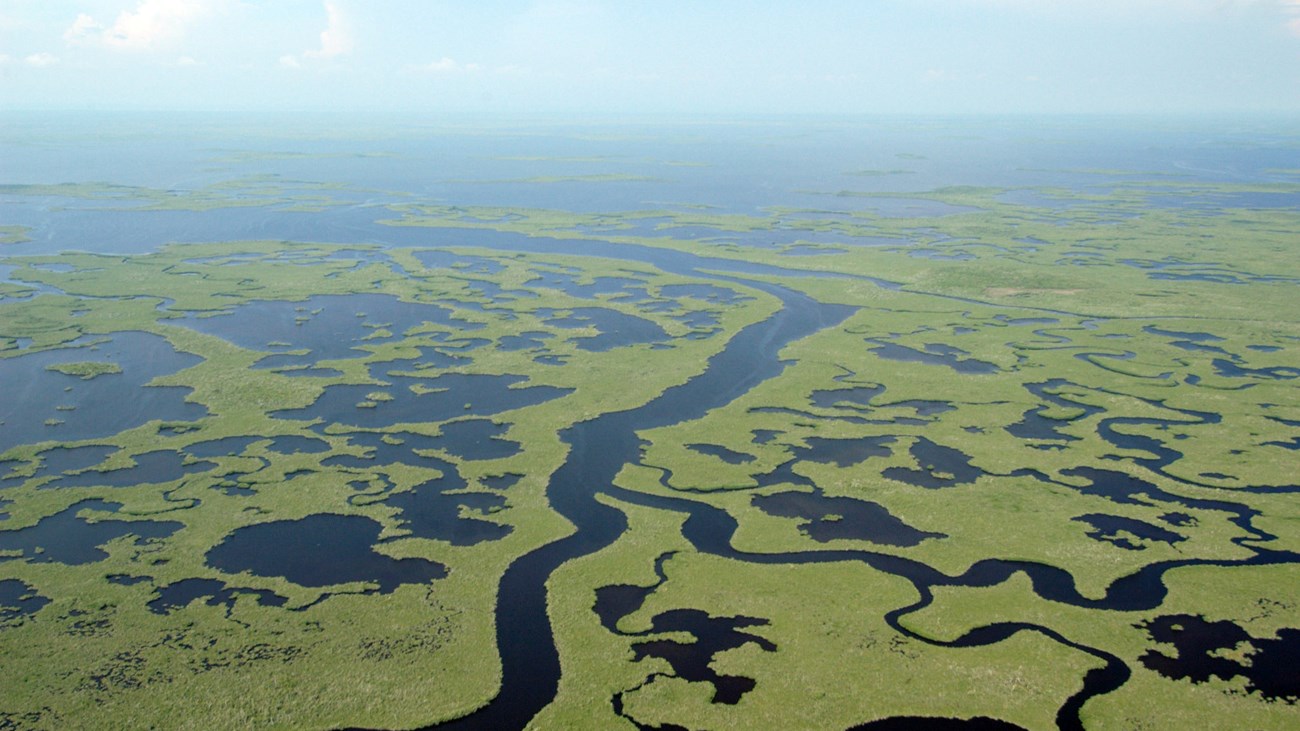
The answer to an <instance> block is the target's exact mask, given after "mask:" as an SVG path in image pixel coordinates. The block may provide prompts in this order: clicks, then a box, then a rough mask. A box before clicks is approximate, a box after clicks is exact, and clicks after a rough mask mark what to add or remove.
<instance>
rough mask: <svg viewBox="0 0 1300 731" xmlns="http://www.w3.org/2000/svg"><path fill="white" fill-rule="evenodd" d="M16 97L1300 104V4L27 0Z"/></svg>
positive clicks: (743, 111) (1156, 0)
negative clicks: (40, 0)
mask: <svg viewBox="0 0 1300 731" xmlns="http://www.w3.org/2000/svg"><path fill="white" fill-rule="evenodd" d="M0 99H3V101H2V102H0V110H7V111H13V110H40V109H86V110H121V111H131V110H141V111H145V110H176V111H232V112H269V111H307V112H318V111H325V110H341V111H350V112H358V111H365V112H369V113H376V114H429V113H439V114H462V115H491V116H519V115H536V116H541V117H564V116H587V115H599V116H602V117H611V116H613V117H619V116H633V117H635V116H679V117H680V116H704V117H717V116H721V117H734V116H753V115H759V116H773V115H775V116H791V115H795V116H810V115H811V116H817V115H829V116H841V115H852V116H859V115H901V116H906V115H970V114H975V115H1026V114H1028V115H1043V114H1048V115H1052V114H1098V115H1134V114H1136V115H1150V114H1161V115H1165V114H1171V115H1225V114H1228V115H1237V114H1259V113H1265V114H1277V113H1281V114H1294V113H1297V112H1300V0H1129V1H1127V2H1121V1H1120V0H1092V1H1091V2H1084V1H1082V0H1077V1H1071V0H1064V1H1061V2H1046V1H1044V2H1031V1H1030V0H911V1H910V2H903V1H902V0H878V1H874V2H847V1H844V0H821V1H817V2H809V3H801V4H799V5H798V6H795V5H793V4H788V3H774V2H768V3H765V2H755V3H740V2H736V1H734V0H718V1H717V2H711V3H686V2H680V1H668V2H661V3H653V4H651V3H629V2H610V1H607V0H586V1H584V0H493V1H491V2H482V3H475V4H473V5H467V4H461V3H453V2H413V1H411V0H391V1H387V2H371V3H363V2H359V0H282V1H280V2H274V3H271V2H257V1H252V0H247V1H241V0H47V1H42V2H36V1H34V0H14V2H10V3H7V4H6V6H5V7H4V9H2V10H0Z"/></svg>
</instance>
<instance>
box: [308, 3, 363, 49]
mask: <svg viewBox="0 0 1300 731" xmlns="http://www.w3.org/2000/svg"><path fill="white" fill-rule="evenodd" d="M325 16H326V18H328V21H327V24H326V26H325V30H323V31H321V34H320V48H319V49H318V50H313V51H307V52H306V53H304V54H303V55H304V56H306V57H307V58H335V57H337V56H342V55H345V54H348V53H351V52H352V46H353V41H352V29H351V28H350V27H349V24H348V20H347V17H346V16H344V15H343V11H341V10H339V6H338V5H337V4H335V3H332V2H326V3H325Z"/></svg>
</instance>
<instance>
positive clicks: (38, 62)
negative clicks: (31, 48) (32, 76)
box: [23, 51, 59, 69]
mask: <svg viewBox="0 0 1300 731" xmlns="http://www.w3.org/2000/svg"><path fill="white" fill-rule="evenodd" d="M58 62H59V57H58V56H55V55H54V54H52V53H46V52H45V51H42V52H40V53H33V54H32V55H30V56H27V57H26V58H24V59H23V63H25V64H27V65H28V66H34V67H36V68H38V69H43V68H46V67H49V66H53V65H55V64H56V63H58Z"/></svg>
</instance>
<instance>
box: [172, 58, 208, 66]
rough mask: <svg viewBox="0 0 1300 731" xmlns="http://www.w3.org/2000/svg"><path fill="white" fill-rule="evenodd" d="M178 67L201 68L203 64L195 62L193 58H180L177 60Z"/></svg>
mask: <svg viewBox="0 0 1300 731" xmlns="http://www.w3.org/2000/svg"><path fill="white" fill-rule="evenodd" d="M176 65H177V66H181V67H188V66H201V65H202V64H200V63H199V62H198V61H196V60H194V57H193V56H181V57H180V58H178V59H176Z"/></svg>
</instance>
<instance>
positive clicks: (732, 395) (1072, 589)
mask: <svg viewBox="0 0 1300 731" xmlns="http://www.w3.org/2000/svg"><path fill="white" fill-rule="evenodd" d="M408 236H410V234H405V233H403V234H400V235H399V236H398V237H397V238H400V239H406V240H405V241H402V242H400V243H401V244H406V245H409V244H411V243H414V242H413V241H410V239H408ZM410 238H415V237H410ZM419 238H420V239H422V241H421V243H423V244H424V245H429V243H430V242H429V238H431V237H430V236H429V233H428V232H425V234H424V235H423V236H420V237H419ZM475 238H476V240H475V241H474V243H475V244H477V245H480V246H484V245H486V246H487V247H490V248H494V249H507V250H524V251H538V252H542V251H544V252H547V253H563V254H580V255H598V256H603V257H608V258H620V259H628V260H632V261H639V262H644V263H650V264H653V265H655V266H658V267H660V268H661V269H664V270H666V271H670V272H673V273H677V274H684V275H689V276H695V277H706V278H711V279H715V280H720V281H725V282H729V283H735V284H742V285H745V286H749V287H753V288H755V289H759V290H761V291H763V292H766V293H768V294H770V295H773V296H775V297H777V298H779V299H780V300H781V303H782V308H781V310H780V311H778V312H777V313H776V314H774V315H772V316H771V317H769V318H768V319H766V320H764V321H762V322H759V323H755V324H753V325H750V326H748V327H747V328H745V329H743V330H741V331H740V332H739V333H738V334H736V335H735V336H734V337H733V338H732V339H731V340H730V341H729V342H728V343H727V345H726V347H725V349H724V350H723V351H722V352H720V353H718V354H716V355H715V356H714V357H713V358H711V359H710V360H709V362H708V364H707V368H706V369H705V371H704V372H703V373H701V374H700V375H699V376H697V377H695V378H693V379H692V380H690V381H688V382H687V383H684V384H681V385H679V386H676V387H674V388H671V389H668V390H667V391H665V392H664V393H663V394H661V395H660V396H658V397H657V398H655V399H653V400H651V401H649V402H647V403H645V404H643V405H642V406H640V407H637V408H634V409H630V410H627V411H620V412H612V413H606V414H602V415H601V416H598V417H596V418H594V419H591V420H589V421H584V422H580V423H578V424H575V425H573V426H572V427H570V428H568V429H566V430H565V431H564V432H563V433H562V434H561V437H562V439H563V441H564V442H565V443H566V444H567V445H568V446H569V454H568V458H567V460H566V462H565V463H564V464H563V465H562V466H561V467H560V468H559V469H558V470H557V471H556V472H555V473H554V474H553V475H552V476H551V479H550V482H549V485H548V488H547V497H548V499H549V501H550V504H551V506H552V508H554V509H555V510H556V511H558V512H559V513H561V514H562V515H564V517H565V518H567V519H568V520H569V521H570V522H572V523H573V525H574V527H575V532H574V533H572V534H571V535H569V536H567V537H565V538H563V539H560V540H557V541H554V542H552V543H549V544H547V545H545V546H542V547H541V548H538V549H536V550H535V551H533V552H531V553H529V554H526V555H524V556H522V557H520V558H519V559H517V560H516V561H515V562H514V563H512V564H511V565H510V567H509V568H508V569H507V570H506V572H505V574H504V575H503V577H502V579H501V583H500V587H499V590H498V593H497V609H496V612H497V614H496V632H497V647H498V650H499V652H500V655H501V663H502V682H501V688H500V691H499V693H498V694H497V695H496V697H495V698H493V700H492V701H491V702H490V703H489V704H488V705H486V706H484V707H482V708H480V709H479V710H477V711H475V712H473V713H471V714H469V715H467V716H465V717H462V718H459V719H455V720H452V721H448V722H445V723H441V724H436V725H434V726H430V727H428V728H431V729H440V730H442V729H517V728H524V727H525V726H526V725H527V724H528V722H529V721H530V720H531V719H532V718H533V717H534V716H536V715H537V714H538V713H539V712H540V711H541V710H542V709H543V708H544V707H545V706H546V705H547V704H548V703H549V702H550V701H551V700H552V699H553V698H554V697H555V695H556V692H557V689H558V686H559V680H560V659H559V653H558V650H557V648H556V646H555V642H554V637H553V634H552V632H551V627H550V622H549V619H548V616H547V588H546V582H547V580H548V579H549V577H550V576H551V574H552V573H553V572H554V571H555V570H556V569H558V568H559V567H560V566H561V565H562V564H564V563H565V562H566V561H569V560H571V559H575V558H578V557H581V556H585V555H589V554H592V553H594V552H596V551H599V550H601V549H602V548H604V547H606V546H608V545H610V544H611V543H613V542H614V541H615V540H616V539H617V538H618V537H619V536H620V535H621V534H622V533H623V531H624V530H625V529H626V528H627V521H626V518H625V516H624V515H623V513H622V512H620V511H619V510H617V509H615V508H612V507H609V506H607V505H605V504H603V503H601V502H599V501H598V500H597V499H596V497H597V495H599V494H605V495H609V496H612V497H615V498H617V499H619V500H623V501H626V502H629V503H633V504H639V505H644V506H650V507H654V508H657V509H663V510H669V511H674V512H679V513H685V514H687V515H688V517H687V519H686V522H685V524H684V525H683V529H682V532H683V535H684V537H685V538H686V539H687V540H688V541H689V542H690V543H691V544H692V546H693V547H694V548H695V549H696V550H697V551H700V552H702V553H707V554H712V555H717V556H723V557H726V558H730V559H735V560H741V561H748V562H755V563H765V564H787V563H822V562H835V561H855V562H862V563H865V564H867V565H870V566H871V567H873V568H874V569H876V570H879V571H882V572H885V573H888V574H891V575H895V576H899V577H903V578H905V579H907V580H908V581H910V582H911V583H912V584H913V586H915V587H916V590H917V592H918V593H919V594H920V597H921V598H920V599H919V600H918V601H917V602H916V603H914V604H913V605H911V606H907V607H901V608H897V609H895V610H893V611H891V612H890V613H888V614H887V615H886V617H885V619H886V621H887V622H888V624H889V625H890V626H891V627H892V628H893V629H894V630H895V631H897V632H899V633H901V634H903V635H906V636H908V637H911V638H913V639H917V640H920V641H923V642H927V643H931V644H940V645H946V646H951V647H973V646H980V645H989V644H994V643H997V642H1001V641H1003V640H1005V639H1007V638H1008V637H1010V636H1011V635H1013V634H1016V633H1018V632H1022V631H1029V632H1037V633H1040V634H1042V635H1043V636H1045V637H1048V638H1050V639H1052V640H1054V641H1056V642H1059V643H1061V644H1063V645H1065V646H1068V647H1071V648H1073V649H1075V650H1078V651H1080V652H1083V653H1086V654H1089V655H1092V656H1093V657H1095V658H1097V659H1098V660H1100V661H1101V662H1102V663H1103V665H1102V667H1100V668H1096V669H1093V670H1092V671H1090V672H1088V673H1087V674H1086V676H1085V677H1084V679H1083V687H1082V689H1080V690H1079V691H1078V692H1077V693H1076V694H1075V695H1074V696H1072V697H1070V698H1069V699H1068V700H1067V701H1066V702H1065V704H1064V705H1063V706H1062V707H1061V708H1060V709H1059V710H1058V714H1057V724H1058V726H1059V727H1060V728H1062V729H1082V728H1083V724H1082V721H1081V719H1080V717H1079V712H1080V709H1081V708H1082V707H1083V705H1084V704H1085V703H1086V702H1087V701H1088V699H1090V698H1092V697H1095V696H1097V695H1102V694H1105V693H1108V692H1110V691H1113V690H1115V689H1116V688H1118V687H1119V686H1121V685H1122V684H1123V683H1124V682H1125V681H1126V680H1127V679H1128V678H1129V676H1130V674H1131V671H1130V669H1129V668H1128V666H1127V665H1125V663H1124V662H1123V661H1122V660H1120V659H1119V658H1117V657H1115V656H1113V655H1111V654H1109V653H1107V652H1104V651H1102V650H1099V649H1096V648H1091V647H1087V646H1084V645H1080V644H1078V643H1076V642H1074V641H1072V640H1070V639H1068V638H1066V637H1064V636H1062V635H1060V634H1059V633H1058V632H1056V631H1054V630H1051V629H1049V628H1046V627H1041V626H1037V625H1030V624H1024V623H1012V622H1008V623H999V624H994V625H989V626H985V627H980V628H977V629H975V630H972V631H971V632H969V633H967V634H966V635H964V636H962V637H960V638H957V639H956V640H953V641H951V642H937V641H935V640H932V639H930V638H926V637H922V636H919V635H917V634H916V633H914V632H912V631H911V630H908V629H907V628H906V627H904V626H903V625H902V624H901V622H900V620H901V618H902V617H903V616H905V615H907V614H910V613H912V612H915V611H918V610H920V609H923V608H924V607H926V606H929V604H930V603H931V602H932V601H933V591H932V590H933V588H934V587H938V586H965V587H985V586H993V585H996V584H998V583H1001V582H1003V581H1005V580H1006V579H1007V578H1009V577H1010V576H1011V575H1012V574H1014V573H1016V572H1023V573H1025V574H1026V575H1027V576H1028V577H1029V578H1030V579H1031V581H1032V584H1033V587H1034V590H1035V592H1036V593H1038V594H1039V595H1040V596H1041V597H1043V598H1045V599H1049V600H1052V601H1056V602H1061V603H1065V604H1070V605H1075V606H1081V607H1089V608H1094V609H1109V610H1128V611H1133V610H1138V609H1150V608H1154V607H1156V606H1158V605H1159V604H1160V602H1161V601H1162V600H1163V598H1164V596H1165V594H1166V587H1165V585H1164V583H1163V580H1162V577H1163V575H1164V573H1165V572H1166V571H1169V570H1170V569H1173V568H1177V567H1182V566H1191V565H1219V566H1226V565H1260V564H1274V563H1291V562H1297V561H1300V555H1298V554H1295V553H1291V552H1280V551H1270V550H1267V549H1262V548H1257V547H1254V546H1248V545H1245V544H1240V545H1243V547H1246V548H1248V549H1250V550H1251V551H1253V552H1254V555H1253V556H1251V557H1250V558H1248V559H1245V560H1239V561H1211V560H1200V559H1187V560H1180V561H1168V562H1163V563H1155V564H1151V565H1148V566H1146V567H1145V568H1143V569H1142V570H1140V571H1138V572H1137V573H1135V574H1133V575H1130V576H1127V577H1124V578H1122V579H1120V580H1118V581H1116V582H1114V583H1113V584H1112V585H1111V586H1110V587H1109V588H1108V590H1107V592H1106V595H1105V596H1104V597H1103V598H1101V599H1091V598H1088V597H1085V596H1083V595H1082V594H1081V593H1080V592H1079V591H1078V589H1077V588H1076V586H1075V582H1074V579H1073V577H1072V576H1071V575H1070V574H1069V573H1068V572H1067V571H1064V570H1061V569H1058V568H1056V567H1053V566H1049V565H1046V564H1038V563H1029V562H1023V561H1005V560H997V559H992V560H985V561H980V562H978V563H976V564H974V565H973V566H972V567H970V569H968V570H967V571H966V572H965V573H963V574H962V575H960V576H948V575H946V574H943V573H941V572H939V571H937V570H935V569H934V568H932V567H930V566H928V565H926V564H924V563H921V562H918V561H914V560H911V559H907V558H903V557H899V556H894V555H890V554H884V553H876V552H872V551H866V550H861V551H858V550H827V551H807V552H799V553H788V554H764V553H748V552H742V551H738V550H736V549H735V548H733V546H732V544H731V539H732V536H733V534H734V533H735V531H736V529H737V524H736V521H735V519H734V518H732V517H731V516H730V515H729V514H728V513H727V512H725V511H724V510H721V509H719V508H715V507H713V506H710V505H707V504H705V503H701V502H697V501H693V500H688V499H682V498H673V497H664V496H657V495H648V494H645V493H639V492H634V491H629V490H625V489H623V488H619V487H616V486H615V485H614V484H613V483H614V478H615V476H616V475H617V474H618V473H619V471H620V470H621V469H622V468H623V467H624V465H626V464H632V463H635V462H637V461H638V458H639V455H640V449H641V440H640V439H639V437H638V436H637V432H638V431H640V430H646V429H653V428H656V427H661V426H667V425H671V424H675V423H679V422H684V421H689V420H692V419H696V418H698V417H700V416H702V415H704V414H705V413H706V412H708V411H709V410H711V409H714V408H718V407H721V406H724V405H726V404H728V403H730V402H731V401H733V400H735V399H736V398H738V397H739V396H741V395H743V394H744V393H746V392H747V391H748V390H750V389H752V388H753V387H754V386H756V385H758V384H759V383H761V382H763V381H765V380H767V379H770V378H773V377H775V376H777V375H779V374H780V373H781V371H782V370H783V369H784V367H785V366H786V362H783V361H782V360H781V359H780V357H779V353H780V351H781V349H782V348H783V347H785V346H786V345H787V344H789V343H792V342H794V341H797V340H799V339H801V338H804V337H807V336H809V335H812V334H814V333H816V332H817V331H819V330H822V329H824V328H827V327H831V326H834V325H837V324H839V323H840V322H843V321H844V320H845V319H846V318H847V317H848V316H849V315H850V314H851V313H852V312H853V308H851V307H848V306H844V305H829V304H824V303H821V302H818V301H816V300H813V299H811V298H809V297H807V296H806V295H803V294H801V293H799V292H796V291H794V290H792V289H789V288H786V287H782V286H779V285H774V284H770V283H766V282H760V281H756V280H752V279H748V278H745V277H746V275H784V276H845V275H836V274H830V275H826V274H818V273H813V272H805V271H797V270H787V269H781V268H778V267H772V266H767V265H752V264H747V263H745V262H737V261H733V260H725V259H715V258H706V257H697V256H693V255H691V254H687V253H683V252H678V251H671V250H664V249H656V248H652V247H644V246H625V245H610V244H600V243H598V242H592V241H582V240H571V241H557V240H538V239H529V238H523V237H519V236H509V235H499V236H498V235H488V236H482V237H475ZM386 243H389V244H390V245H392V244H394V243H398V242H395V241H392V240H389V241H388V242H386ZM399 245H400V244H399ZM864 279H868V280H869V281H872V282H873V283H875V284H876V285H877V286H882V287H887V288H890V289H896V288H898V285H897V284H895V283H893V282H888V281H885V280H875V279H869V278H864ZM1063 314H1068V313H1063ZM1215 507H1221V508H1222V509H1224V510H1228V511H1229V512H1238V517H1239V519H1241V520H1243V521H1245V522H1246V523H1247V524H1249V520H1250V518H1251V517H1253V516H1249V515H1241V514H1240V512H1239V511H1238V510H1237V509H1239V508H1241V507H1242V506H1239V505H1236V504H1232V503H1223V504H1222V506H1215ZM886 720H887V721H897V722H899V723H903V724H908V723H913V722H917V721H921V720H926V721H942V723H943V724H944V726H943V727H944V728H955V727H958V726H961V727H967V728H976V729H978V728H1015V727H1014V726H1012V725H1010V724H1006V723H1004V722H1000V721H992V720H990V719H985V718H976V719H970V720H967V721H961V720H958V719H902V718H900V719H886ZM878 724H881V722H876V723H873V724H867V725H866V726H863V727H862V728H892V727H894V726H891V725H890V724H889V723H884V724H882V725H878ZM898 727H900V728H901V727H904V726H898ZM906 727H914V726H906Z"/></svg>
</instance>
